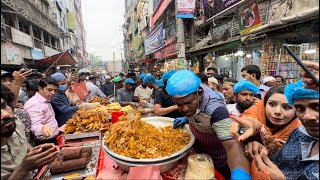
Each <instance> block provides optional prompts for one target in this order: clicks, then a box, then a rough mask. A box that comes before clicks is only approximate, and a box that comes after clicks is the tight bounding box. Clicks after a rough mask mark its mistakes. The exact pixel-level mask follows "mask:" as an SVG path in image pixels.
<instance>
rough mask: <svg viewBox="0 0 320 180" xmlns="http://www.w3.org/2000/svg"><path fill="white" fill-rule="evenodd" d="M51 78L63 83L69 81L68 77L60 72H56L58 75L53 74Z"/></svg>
mask: <svg viewBox="0 0 320 180" xmlns="http://www.w3.org/2000/svg"><path fill="white" fill-rule="evenodd" d="M51 77H52V78H53V79H54V80H56V81H61V80H66V79H67V77H66V76H65V75H64V74H63V73H60V72H56V73H54V74H52V75H51Z"/></svg>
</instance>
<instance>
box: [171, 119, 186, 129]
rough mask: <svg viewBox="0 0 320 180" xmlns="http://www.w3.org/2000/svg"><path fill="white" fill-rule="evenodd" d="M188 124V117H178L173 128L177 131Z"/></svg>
mask: <svg viewBox="0 0 320 180" xmlns="http://www.w3.org/2000/svg"><path fill="white" fill-rule="evenodd" d="M187 122H188V119H187V118H186V117H177V118H175V119H174V122H173V128H175V129H176V128H177V127H180V126H183V125H185V124H187Z"/></svg>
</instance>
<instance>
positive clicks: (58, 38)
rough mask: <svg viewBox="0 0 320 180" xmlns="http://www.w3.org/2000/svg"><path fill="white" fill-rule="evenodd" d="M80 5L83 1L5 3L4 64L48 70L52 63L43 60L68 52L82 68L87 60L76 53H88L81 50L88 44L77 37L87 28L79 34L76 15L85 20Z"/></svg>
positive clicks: (11, 0)
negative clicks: (78, 9) (77, 5)
mask: <svg viewBox="0 0 320 180" xmlns="http://www.w3.org/2000/svg"><path fill="white" fill-rule="evenodd" d="M77 3H80V0H1V7H2V9H1V65H2V66H8V67H14V66H20V67H21V66H24V67H26V68H37V69H40V70H45V69H46V68H47V67H49V66H50V64H45V63H40V62H39V61H38V60H39V59H44V58H46V57H50V56H53V55H56V54H59V53H61V52H65V51H68V52H69V53H70V54H71V55H72V56H73V58H74V59H75V60H76V62H77V64H78V65H81V64H82V63H83V62H84V61H86V59H85V58H83V59H81V58H78V57H79V56H77V54H76V53H75V52H76V51H77V50H78V49H80V51H81V52H82V53H83V54H85V51H86V50H85V46H84V47H82V48H77V45H78V44H85V43H84V38H76V35H79V33H81V34H83V33H84V30H83V29H84V28H83V25H79V27H80V28H82V29H81V30H79V31H78V32H77V31H76V28H75V26H76V23H77V22H76V21H75V17H76V16H75V15H76V14H78V16H79V17H80V19H82V15H81V10H80V11H79V12H77V11H76V8H75V7H76V4H77ZM72 15H73V16H74V17H73V16H72ZM81 36H82V37H84V35H80V37H81ZM79 41H80V42H79ZM81 41H82V42H81ZM84 57H85V56H84Z"/></svg>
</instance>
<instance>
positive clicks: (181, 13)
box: [177, 0, 196, 18]
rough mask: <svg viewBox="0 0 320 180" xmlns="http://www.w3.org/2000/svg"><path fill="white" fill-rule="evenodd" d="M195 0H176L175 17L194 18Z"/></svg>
mask: <svg viewBox="0 0 320 180" xmlns="http://www.w3.org/2000/svg"><path fill="white" fill-rule="evenodd" d="M195 5H196V0H178V9H177V18H194V9H195Z"/></svg>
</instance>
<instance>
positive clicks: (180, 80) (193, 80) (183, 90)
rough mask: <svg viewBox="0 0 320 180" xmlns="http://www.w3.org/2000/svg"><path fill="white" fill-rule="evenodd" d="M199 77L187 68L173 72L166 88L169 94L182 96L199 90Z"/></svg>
mask: <svg viewBox="0 0 320 180" xmlns="http://www.w3.org/2000/svg"><path fill="white" fill-rule="evenodd" d="M200 84H201V80H200V78H199V77H198V76H197V75H196V74H194V73H193V72H192V71H189V70H180V71H178V72H176V73H174V74H173V75H172V76H171V77H170V78H169V80H168V82H167V87H166V90H167V92H168V94H169V95H170V96H175V97H184V96H187V95H189V94H191V93H194V92H196V91H198V90H199V86H200Z"/></svg>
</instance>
